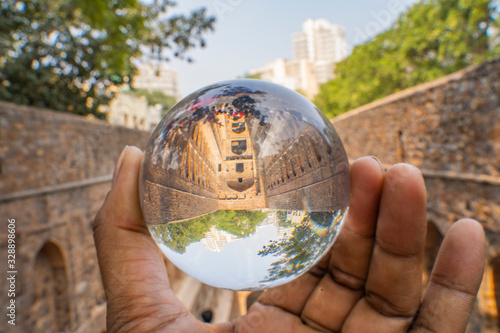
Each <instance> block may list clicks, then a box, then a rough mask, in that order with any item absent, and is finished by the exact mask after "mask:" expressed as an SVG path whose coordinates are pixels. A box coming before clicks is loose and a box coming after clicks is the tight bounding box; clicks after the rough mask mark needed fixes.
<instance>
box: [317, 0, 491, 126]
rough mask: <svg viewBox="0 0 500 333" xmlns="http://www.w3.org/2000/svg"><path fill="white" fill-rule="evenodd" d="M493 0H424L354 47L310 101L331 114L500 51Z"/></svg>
mask: <svg viewBox="0 0 500 333" xmlns="http://www.w3.org/2000/svg"><path fill="white" fill-rule="evenodd" d="M493 2H494V1H493V0H427V1H425V0H424V1H421V2H420V3H418V4H415V5H414V6H413V7H411V8H410V9H409V10H408V11H407V12H406V13H404V14H402V15H401V16H400V17H399V18H398V20H397V22H396V23H395V24H394V25H393V26H392V27H391V28H390V29H389V30H387V31H385V32H383V33H381V34H379V35H377V36H376V37H375V38H374V39H373V40H372V41H369V42H367V43H366V44H363V45H360V46H357V47H355V48H354V50H353V52H352V55H351V56H349V57H348V58H346V59H345V60H344V61H342V62H340V63H338V64H337V67H336V69H335V74H336V78H335V79H334V80H332V81H330V82H327V83H325V84H323V85H322V86H321V88H320V93H319V94H318V95H317V96H316V98H315V101H314V102H315V104H316V105H317V106H318V107H319V108H320V109H321V110H323V112H324V113H325V114H326V115H327V116H328V117H334V116H336V115H339V114H341V113H344V112H346V111H349V110H351V109H353V108H356V107H358V106H361V105H364V104H367V103H370V102H372V101H374V100H376V99H379V98H381V97H384V96H387V95H389V94H392V93H394V92H397V91H400V90H403V89H406V88H408V87H412V86H415V85H417V84H420V83H423V82H427V81H431V80H434V79H436V78H439V77H441V76H444V75H446V74H449V73H452V72H454V71H457V70H459V69H461V68H464V67H466V66H469V65H471V64H475V63H479V62H482V61H484V60H486V59H488V58H491V57H495V56H498V55H500V43H498V30H496V29H498V27H499V17H498V16H499V15H498V12H497V10H498V8H495V7H494V5H493Z"/></svg>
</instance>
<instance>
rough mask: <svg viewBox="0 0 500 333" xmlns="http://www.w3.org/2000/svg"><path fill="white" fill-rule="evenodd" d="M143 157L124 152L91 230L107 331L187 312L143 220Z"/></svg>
mask: <svg viewBox="0 0 500 333" xmlns="http://www.w3.org/2000/svg"><path fill="white" fill-rule="evenodd" d="M142 158H143V154H142V152H141V151H140V150H139V149H138V148H135V147H126V148H125V149H124V151H123V153H122V155H121V158H120V161H119V162H118V163H117V167H116V170H115V174H114V180H113V187H112V189H111V191H110V192H109V193H108V196H107V197H106V200H105V202H104V204H103V207H102V208H101V210H100V211H99V213H98V214H97V216H96V219H95V222H94V225H93V227H94V239H95V244H96V248H97V255H98V259H99V267H100V270H101V276H102V280H103V284H104V290H105V292H106V296H107V301H108V330H109V331H116V330H118V328H123V327H126V326H127V325H137V323H138V322H139V320H141V322H142V323H141V324H140V325H143V324H146V325H149V324H153V325H154V323H157V322H159V321H158V318H156V319H154V318H153V319H152V317H155V316H160V315H159V314H160V312H161V316H162V318H161V320H162V321H163V320H167V321H168V319H169V316H170V318H171V319H172V318H177V317H178V316H181V315H184V313H185V310H184V309H183V308H182V306H181V304H180V302H179V301H178V300H177V299H176V298H175V296H174V295H173V293H172V291H171V289H170V287H169V282H168V278H167V273H166V269H165V265H164V262H163V257H162V254H161V253H160V252H159V250H158V248H157V246H156V244H155V243H154V241H153V239H152V238H151V237H150V235H149V232H148V230H147V227H146V225H145V223H144V220H143V217H142V213H141V209H140V202H139V194H138V180H139V170H140V166H141V163H142ZM134 305H138V306H134ZM147 321H149V324H148V323H147ZM131 327H142V328H144V329H145V328H146V326H131ZM148 327H149V326H148Z"/></svg>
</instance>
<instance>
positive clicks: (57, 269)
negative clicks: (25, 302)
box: [30, 241, 70, 332]
mask: <svg viewBox="0 0 500 333" xmlns="http://www.w3.org/2000/svg"><path fill="white" fill-rule="evenodd" d="M34 277H35V278H34V290H33V303H32V306H31V307H32V308H31V311H30V314H32V316H33V318H32V320H31V322H30V324H31V326H32V328H33V329H34V330H35V331H40V332H42V331H43V332H61V331H66V330H68V329H69V328H70V312H69V297H68V279H67V275H66V265H65V260H64V257H63V255H62V252H61V250H60V248H59V247H58V246H57V245H56V244H54V243H53V242H50V241H49V242H47V243H45V245H44V246H43V247H42V248H41V250H40V252H38V255H37V257H36V260H35V265H34Z"/></svg>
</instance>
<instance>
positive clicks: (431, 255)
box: [423, 221, 443, 285]
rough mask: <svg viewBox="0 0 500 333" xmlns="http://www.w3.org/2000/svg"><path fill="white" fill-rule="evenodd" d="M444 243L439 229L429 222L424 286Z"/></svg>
mask: <svg viewBox="0 0 500 333" xmlns="http://www.w3.org/2000/svg"><path fill="white" fill-rule="evenodd" d="M442 241H443V235H442V234H441V231H440V230H439V228H438V227H437V226H436V224H435V223H434V222H432V221H428V222H427V236H426V239H425V254H424V276H423V280H424V285H425V284H427V282H428V280H429V277H430V275H431V272H432V268H433V267H434V262H435V261H436V257H437V254H438V252H439V248H440V247H441V242H442Z"/></svg>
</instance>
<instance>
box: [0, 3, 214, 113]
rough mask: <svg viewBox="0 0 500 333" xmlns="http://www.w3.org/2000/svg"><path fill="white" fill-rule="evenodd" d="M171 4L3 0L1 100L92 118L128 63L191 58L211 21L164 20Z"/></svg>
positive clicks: (193, 17) (128, 71) (198, 14)
mask: <svg viewBox="0 0 500 333" xmlns="http://www.w3.org/2000/svg"><path fill="white" fill-rule="evenodd" d="M173 6H175V2H173V1H170V0H155V1H148V2H141V1H139V0H111V1H109V0H92V1H85V0H30V1H16V0H3V1H1V2H0V17H1V18H2V19H1V20H0V99H3V100H7V101H12V102H15V103H19V104H28V105H34V106H39V107H47V108H51V109H56V110H61V111H69V112H73V113H77V114H89V113H90V114H94V115H95V116H97V117H103V114H102V113H100V112H99V111H98V107H99V105H102V104H107V102H109V100H110V99H111V98H112V94H111V93H110V92H109V89H107V88H108V87H110V86H112V85H117V84H118V85H119V84H122V83H124V82H128V81H129V80H130V78H131V77H132V76H133V74H134V71H135V68H134V66H133V64H132V62H131V59H132V58H136V57H140V56H149V57H154V58H156V59H161V60H166V59H168V58H169V57H171V56H173V57H178V58H181V59H185V60H187V61H191V59H190V58H189V57H187V56H186V53H187V51H189V50H190V49H192V48H194V47H203V46H204V45H205V41H204V38H203V36H204V34H205V33H206V32H208V31H211V30H213V24H214V22H215V19H214V18H213V17H209V16H207V14H206V11H205V9H203V8H202V9H199V10H196V11H193V12H192V13H191V14H189V15H184V16H183V15H175V16H172V15H170V16H168V15H167V14H168V11H169V9H170V8H172V7H173Z"/></svg>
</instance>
